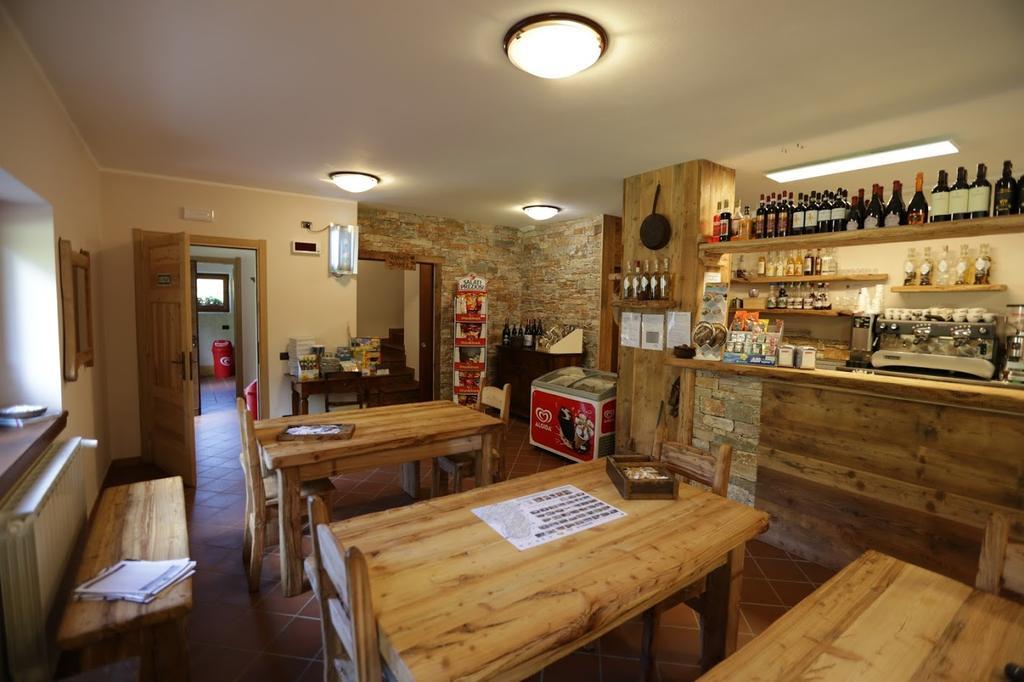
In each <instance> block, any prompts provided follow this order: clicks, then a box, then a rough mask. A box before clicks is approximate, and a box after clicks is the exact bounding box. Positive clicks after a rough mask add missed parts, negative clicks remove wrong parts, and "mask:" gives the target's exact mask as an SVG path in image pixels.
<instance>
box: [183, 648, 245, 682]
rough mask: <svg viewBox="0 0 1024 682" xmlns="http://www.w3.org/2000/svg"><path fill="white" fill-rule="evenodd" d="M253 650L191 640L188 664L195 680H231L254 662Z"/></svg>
mask: <svg viewBox="0 0 1024 682" xmlns="http://www.w3.org/2000/svg"><path fill="white" fill-rule="evenodd" d="M254 655H255V654H254V653H253V652H252V651H245V650H242V649H229V648H227V647H222V646H215V645H213V644H204V643H202V642H191V643H190V644H189V647H188V664H189V669H190V671H191V679H192V680H193V681H194V682H204V681H205V680H219V681H220V682H231V680H234V679H237V678H238V675H239V674H240V673H241V672H242V671H243V670H244V669H245V668H246V667H247V666H248V665H249V664H251V663H252V659H253V656H254Z"/></svg>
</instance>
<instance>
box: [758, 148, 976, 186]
mask: <svg viewBox="0 0 1024 682" xmlns="http://www.w3.org/2000/svg"><path fill="white" fill-rule="evenodd" d="M959 151H960V150H959V149H957V148H956V145H954V144H953V143H952V142H950V141H949V140H942V141H940V142H929V143H927V144H916V145H913V146H910V147H897V148H895V149H885V150H881V151H875V152H868V153H866V154H858V155H857V156H850V157H847V158H844V159H835V160H832V161H820V162H818V163H812V164H809V165H806V166H797V167H796V168H786V169H783V170H777V171H772V172H770V173H765V176H766V177H768V178H769V179H771V180H774V181H775V182H793V181H795V180H806V179H807V178H817V177H821V176H822V175H835V174H836V173H847V172H849V171H855V170H861V169H864V168H874V167H876V166H888V165H890V164H894V163H902V162H903V161H915V160H917V159H929V158H931V157H933V156H945V155H946V154H956V153H957V152H959Z"/></svg>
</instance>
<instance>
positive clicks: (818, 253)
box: [814, 249, 822, 275]
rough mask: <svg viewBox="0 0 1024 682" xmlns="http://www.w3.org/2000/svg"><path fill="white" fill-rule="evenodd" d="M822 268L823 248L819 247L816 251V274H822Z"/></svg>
mask: <svg viewBox="0 0 1024 682" xmlns="http://www.w3.org/2000/svg"><path fill="white" fill-rule="evenodd" d="M821 268H822V260H821V249H818V250H817V251H815V253H814V274H815V275H820V274H821Z"/></svg>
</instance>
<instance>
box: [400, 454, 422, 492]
mask: <svg viewBox="0 0 1024 682" xmlns="http://www.w3.org/2000/svg"><path fill="white" fill-rule="evenodd" d="M398 479H399V481H400V483H401V485H402V490H404V491H405V492H406V494H408V495H409V496H411V497H412V498H413V499H419V497H420V463H419V460H417V461H415V462H403V463H402V464H401V465H399V467H398Z"/></svg>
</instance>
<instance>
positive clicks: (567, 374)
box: [533, 367, 618, 400]
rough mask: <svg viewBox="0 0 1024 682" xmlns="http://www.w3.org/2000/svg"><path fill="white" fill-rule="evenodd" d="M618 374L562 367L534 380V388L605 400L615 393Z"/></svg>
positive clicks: (584, 368) (583, 368)
mask: <svg viewBox="0 0 1024 682" xmlns="http://www.w3.org/2000/svg"><path fill="white" fill-rule="evenodd" d="M617 380H618V375H616V374H614V373H612V372H602V371H600V370H596V369H588V368H586V367H562V368H559V369H556V370H553V371H551V372H548V373H547V374H545V375H544V376H541V377H538V378H536V379H534V380H533V388H539V389H544V390H547V391H552V392H554V393H561V394H563V395H572V396H576V397H579V398H586V399H588V400H604V399H606V398H611V397H613V396H614V395H615V384H616V381H617Z"/></svg>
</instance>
